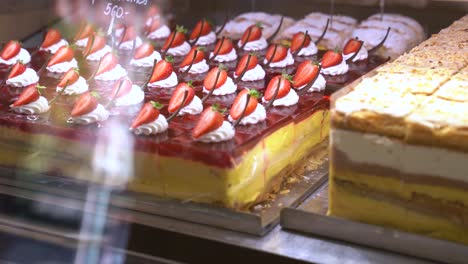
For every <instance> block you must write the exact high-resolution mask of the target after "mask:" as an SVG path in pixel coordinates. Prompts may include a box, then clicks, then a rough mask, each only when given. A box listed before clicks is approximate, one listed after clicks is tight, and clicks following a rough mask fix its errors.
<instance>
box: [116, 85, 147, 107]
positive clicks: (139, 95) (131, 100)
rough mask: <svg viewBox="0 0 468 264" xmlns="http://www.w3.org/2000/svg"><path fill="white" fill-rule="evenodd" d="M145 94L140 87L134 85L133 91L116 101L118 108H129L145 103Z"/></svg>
mask: <svg viewBox="0 0 468 264" xmlns="http://www.w3.org/2000/svg"><path fill="white" fill-rule="evenodd" d="M143 99H145V93H144V92H143V91H142V90H141V88H140V86H138V85H132V89H130V92H128V93H127V94H125V95H123V96H121V97H119V98H117V99H115V105H116V106H129V105H136V104H139V103H141V102H143Z"/></svg>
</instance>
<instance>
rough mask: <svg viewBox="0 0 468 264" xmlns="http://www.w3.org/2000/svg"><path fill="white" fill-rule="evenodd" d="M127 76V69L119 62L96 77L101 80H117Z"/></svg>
mask: <svg viewBox="0 0 468 264" xmlns="http://www.w3.org/2000/svg"><path fill="white" fill-rule="evenodd" d="M125 76H127V71H126V70H125V69H124V68H123V67H122V66H121V65H120V64H117V66H115V67H114V69H112V70H110V71H107V72H103V73H101V74H100V75H97V76H96V77H95V79H96V80H99V81H115V80H118V79H120V78H122V77H125Z"/></svg>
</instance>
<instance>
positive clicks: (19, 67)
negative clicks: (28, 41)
mask: <svg viewBox="0 0 468 264" xmlns="http://www.w3.org/2000/svg"><path fill="white" fill-rule="evenodd" d="M25 71H26V65H24V63H23V62H22V61H20V60H19V61H18V62H16V64H15V65H14V66H13V68H11V71H10V73H8V77H7V80H8V79H11V78H14V77H16V76H19V75H21V74H23V73H24V72H25Z"/></svg>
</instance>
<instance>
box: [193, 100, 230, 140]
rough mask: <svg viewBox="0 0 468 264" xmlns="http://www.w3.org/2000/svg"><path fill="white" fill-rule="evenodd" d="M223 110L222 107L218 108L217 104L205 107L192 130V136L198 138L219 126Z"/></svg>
mask: <svg viewBox="0 0 468 264" xmlns="http://www.w3.org/2000/svg"><path fill="white" fill-rule="evenodd" d="M223 112H224V109H220V108H219V106H218V105H217V104H215V105H212V106H211V107H208V108H206V109H205V110H204V111H203V113H202V114H201V116H200V119H199V120H198V122H197V124H196V125H195V128H194V129H193V131H192V136H193V137H194V138H195V139H198V138H200V137H201V136H203V135H205V134H207V133H210V132H211V131H214V130H216V129H218V128H220V127H221V126H222V125H223V122H224V116H223V114H222V113H223Z"/></svg>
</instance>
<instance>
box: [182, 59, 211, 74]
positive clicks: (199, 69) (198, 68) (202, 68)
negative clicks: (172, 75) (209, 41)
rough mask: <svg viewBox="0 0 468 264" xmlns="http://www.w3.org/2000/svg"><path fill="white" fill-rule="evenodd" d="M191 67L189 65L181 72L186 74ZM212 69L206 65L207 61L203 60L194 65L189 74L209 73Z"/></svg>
mask: <svg viewBox="0 0 468 264" xmlns="http://www.w3.org/2000/svg"><path fill="white" fill-rule="evenodd" d="M188 67H190V65H187V66H185V67H182V68H180V70H179V71H181V72H184V71H186V70H187V69H188ZM209 69H210V66H208V64H207V63H206V60H205V59H203V60H202V61H200V62H197V63H194V64H193V65H192V67H191V68H190V70H189V71H188V73H204V72H207V71H208V70H209Z"/></svg>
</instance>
